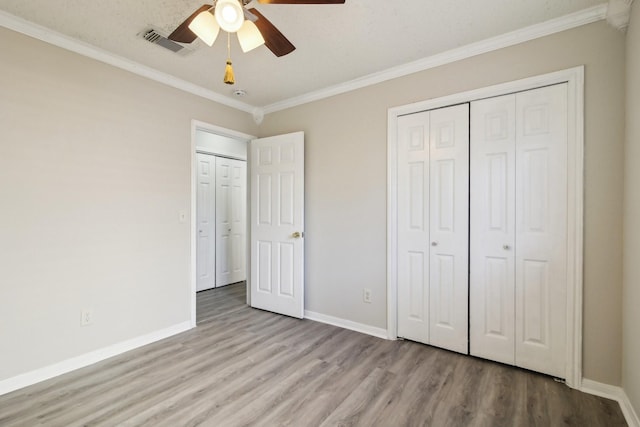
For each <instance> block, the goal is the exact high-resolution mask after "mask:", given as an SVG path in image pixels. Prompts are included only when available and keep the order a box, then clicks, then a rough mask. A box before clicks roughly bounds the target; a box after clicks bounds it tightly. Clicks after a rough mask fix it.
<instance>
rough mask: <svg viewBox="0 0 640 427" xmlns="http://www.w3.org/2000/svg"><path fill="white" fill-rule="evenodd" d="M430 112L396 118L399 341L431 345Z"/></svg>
mask: <svg viewBox="0 0 640 427" xmlns="http://www.w3.org/2000/svg"><path fill="white" fill-rule="evenodd" d="M428 286H429V113H428V112H425V113H417V114H411V115H408V116H404V117H400V118H398V336H399V337H403V338H407V339H411V340H414V341H419V342H423V343H428V342H429V287H428Z"/></svg>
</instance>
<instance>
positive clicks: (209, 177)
mask: <svg viewBox="0 0 640 427" xmlns="http://www.w3.org/2000/svg"><path fill="white" fill-rule="evenodd" d="M196 167H197V168H198V170H197V200H196V223H197V228H198V231H197V233H198V234H197V243H196V257H197V260H196V291H197V292H198V291H203V290H205V289H210V288H213V287H215V286H216V276H215V271H216V263H215V262H216V260H215V253H216V239H215V212H214V210H215V178H216V177H215V170H216V162H215V157H213V156H210V155H208V154H202V153H197V154H196Z"/></svg>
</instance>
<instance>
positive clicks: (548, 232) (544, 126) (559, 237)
mask: <svg viewBox="0 0 640 427" xmlns="http://www.w3.org/2000/svg"><path fill="white" fill-rule="evenodd" d="M566 281H567V85H566V84H561V85H555V86H549V87H545V88H540V89H535V90H530V91H526V92H521V93H518V94H517V95H516V277H515V284H516V286H515V292H516V294H515V305H516V319H515V320H516V322H515V323H516V352H515V353H516V365H517V366H521V367H524V368H527V369H532V370H534V371H538V372H542V373H546V374H549V375H554V376H557V377H561V378H564V377H565V372H566V371H565V360H566V355H565V351H566V341H567V337H566V331H567V319H566V316H567V295H566V289H567V287H566Z"/></svg>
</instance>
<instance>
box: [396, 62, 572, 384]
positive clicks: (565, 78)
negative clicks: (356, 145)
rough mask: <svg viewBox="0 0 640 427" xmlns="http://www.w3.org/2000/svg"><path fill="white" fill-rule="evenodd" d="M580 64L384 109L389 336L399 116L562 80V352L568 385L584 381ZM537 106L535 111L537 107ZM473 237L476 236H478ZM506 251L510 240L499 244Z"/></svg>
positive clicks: (398, 230)
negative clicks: (564, 159) (564, 192)
mask: <svg viewBox="0 0 640 427" xmlns="http://www.w3.org/2000/svg"><path fill="white" fill-rule="evenodd" d="M583 76H584V68H583V67H576V68H572V69H568V70H563V71H558V72H555V73H550V74H545V75H541V76H536V77H531V78H527V79H523V80H518V81H515V82H510V83H505V84H500V85H496V86H491V87H486V88H482V89H477V90H473V91H469V92H464V93H460V94H455V95H450V96H447V97H443V98H438V99H433V100H429V101H424V102H420V103H416V104H411V105H406V106H402V107H396V108H391V109H390V110H389V112H388V126H389V129H388V151H387V152H388V159H387V162H388V175H387V176H388V187H387V188H388V205H387V208H388V210H387V212H388V215H387V218H388V219H387V221H388V224H387V230H388V239H387V241H388V242H389V243H388V246H387V290H388V294H387V304H388V305H387V308H388V310H387V313H388V317H387V329H388V336H389V338H390V339H396V338H397V337H398V326H399V325H398V304H399V276H400V274H401V271H400V269H401V267H402V266H401V265H400V264H399V261H398V260H399V258H398V256H399V250H400V249H401V247H400V244H401V243H402V242H401V236H400V232H401V230H400V229H399V217H400V215H401V212H400V210H399V209H400V208H399V205H398V197H399V191H400V190H401V188H400V186H401V183H400V182H399V178H398V176H399V174H398V172H399V170H398V161H399V155H398V152H399V151H398V150H399V136H398V135H399V123H400V121H401V120H400V119H402V118H403V117H405V116H407V115H412V114H416V113H420V112H425V111H429V110H435V109H439V108H443V107H448V106H453V105H458V104H464V103H469V102H474V101H480V100H486V99H490V98H495V97H500V96H503V95H508V94H513V93H516V92H524V91H529V90H531V89H536V88H543V87H547V86H551V85H559V84H566V102H567V110H566V123H567V127H566V137H567V146H566V156H567V164H566V173H567V175H566V180H567V182H566V189H567V192H568V193H567V197H566V209H567V212H566V227H567V232H566V236H567V237H566V250H565V251H564V255H566V258H565V259H564V266H565V267H566V280H565V281H563V282H564V283H566V287H565V288H564V289H563V290H564V291H565V292H566V294H565V295H566V298H567V299H566V312H565V313H564V314H565V316H566V350H565V351H564V352H563V353H564V354H563V355H561V356H562V357H563V359H564V361H565V363H564V369H563V370H564V375H563V377H564V378H565V379H566V383H567V385H569V386H570V387H573V388H579V387H580V386H581V380H582V370H581V366H582V346H581V343H582V263H583V260H582V233H583V198H582V194H583V150H584V136H583V111H584V107H583V104H584V103H583V91H584V87H583V85H584V83H583V82H584V79H583ZM536 111H537V110H536ZM476 240H477V239H476ZM501 247H502V248H503V250H509V249H510V248H511V245H508V244H505V245H503V246H501Z"/></svg>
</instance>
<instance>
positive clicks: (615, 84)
mask: <svg viewBox="0 0 640 427" xmlns="http://www.w3.org/2000/svg"><path fill="white" fill-rule="evenodd" d="M624 48H625V44H624V34H622V33H620V32H617V31H615V30H613V29H611V28H610V27H608V26H607V24H606V23H604V22H598V23H595V24H590V25H587V26H584V27H580V28H577V29H574V30H570V31H566V32H563V33H559V34H555V35H552V36H548V37H545V38H542V39H538V40H534V41H531V42H528V43H524V44H521V45H517V46H513V47H510V48H506V49H502V50H499V51H496V52H492V53H488V54H484V55H480V56H477V57H474V58H471V59H467V60H464V61H460V62H457V63H453V64H449V65H446V66H442V67H438V68H435V69H432V70H427V71H424V72H420V73H416V74H413V75H411V76H407V77H403V78H399V79H395V80H392V81H389V82H385V83H382V84H378V85H376V86H372V87H367V88H364V89H360V90H357V91H353V92H350V93H346V94H343V95H339V96H335V97H332V98H329V99H325V100H321V101H317V102H314V103H310V104H306V105H302V106H299V107H295V108H291V109H288V110H285V111H281V112H277V113H273V114H269V115H267V117H266V118H265V121H264V123H263V125H262V126H261V128H260V134H261V135H263V136H267V135H274V134H279V133H284V132H290V131H295V130H304V131H305V132H306V159H305V161H306V177H305V179H306V236H307V237H306V239H305V245H306V246H305V248H306V278H305V279H306V292H307V294H306V304H307V308H308V309H309V310H311V311H315V312H320V313H323V314H327V315H331V316H335V317H339V318H343V319H348V320H351V321H355V322H360V323H364V324H368V325H372V326H376V327H380V328H384V327H385V326H386V277H385V276H386V258H385V257H386V196H387V194H386V159H387V157H386V142H387V141H386V132H387V109H388V108H389V107H394V106H399V105H404V104H409V103H412V102H416V101H421V100H425V99H430V98H436V97H440V96H444V95H448V94H453V93H458V92H463V91H466V90H471V89H475V88H480V87H485V86H489V85H493V84H497V83H500V82H506V81H512V80H516V79H520V78H524V77H529V76H533V75H538V74H543V73H547V72H552V71H557V70H561V69H566V68H570V67H574V66H577V65H582V64H584V65H585V66H586V67H585V73H586V77H585V79H586V80H585V83H586V84H585V101H586V108H585V122H586V125H585V157H586V158H585V174H586V177H585V186H586V188H585V218H584V220H585V229H584V238H585V248H584V262H585V264H584V375H585V376H586V377H587V378H589V379H592V380H595V381H600V382H603V383H607V384H616V385H618V384H620V381H621V372H620V360H621V351H622V340H621V338H622V337H621V330H622V326H621V323H622V319H621V314H620V313H621V292H622V287H621V283H622V263H621V259H622V179H623V174H622V168H623V141H624V55H625V50H624ZM365 287H367V288H371V289H372V291H373V303H372V304H363V303H362V288H365Z"/></svg>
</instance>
